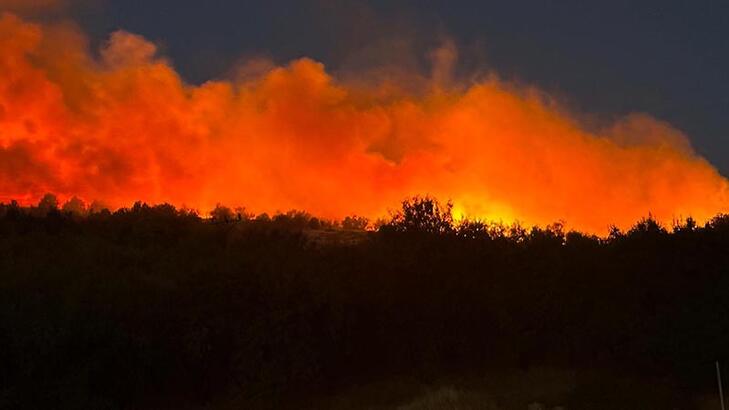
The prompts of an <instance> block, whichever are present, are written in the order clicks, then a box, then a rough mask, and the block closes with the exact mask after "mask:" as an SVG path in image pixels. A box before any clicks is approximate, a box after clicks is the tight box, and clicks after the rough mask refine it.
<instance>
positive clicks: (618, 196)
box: [0, 14, 729, 233]
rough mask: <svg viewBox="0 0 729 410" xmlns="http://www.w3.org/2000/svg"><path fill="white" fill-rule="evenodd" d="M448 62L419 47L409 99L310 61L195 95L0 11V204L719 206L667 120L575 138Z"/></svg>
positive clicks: (463, 209) (467, 209)
mask: <svg viewBox="0 0 729 410" xmlns="http://www.w3.org/2000/svg"><path fill="white" fill-rule="evenodd" d="M454 58H455V56H454V52H453V51H452V50H451V49H446V50H442V51H440V52H436V53H434V59H435V60H436V68H435V69H434V75H433V79H432V80H431V81H430V83H429V87H427V88H426V89H425V90H424V91H423V90H421V91H419V92H414V91H412V90H410V91H409V90H408V89H407V88H405V87H402V86H398V85H396V84H393V83H392V82H388V81H382V82H379V83H378V84H375V85H371V84H369V85H362V84H359V83H358V84H357V85H353V84H351V83H345V82H341V81H337V80H336V79H334V78H332V76H330V75H329V74H327V72H326V71H325V70H324V67H323V66H322V64H319V63H317V62H315V61H312V60H309V59H300V60H297V61H294V62H292V63H291V64H289V65H287V66H285V67H268V68H265V69H263V70H257V71H258V73H259V74H258V75H250V72H251V71H256V70H244V71H246V72H248V75H241V76H240V79H238V80H235V81H210V82H207V83H205V84H203V85H201V86H193V85H189V84H186V83H185V82H183V81H182V80H181V79H180V76H179V75H178V74H177V73H176V72H175V70H174V69H173V68H172V66H171V65H170V63H169V62H168V61H166V60H165V59H163V58H160V57H158V56H157V50H156V47H155V46H154V45H153V44H152V43H150V42H148V41H146V40H145V39H143V38H142V37H139V36H137V35H134V34H130V33H127V32H123V31H120V32H116V33H114V34H112V35H111V38H110V39H109V41H108V43H107V44H106V45H105V46H104V47H103V48H102V49H101V50H100V53H99V55H98V57H95V56H94V55H92V53H91V52H89V50H88V46H87V40H86V39H85V37H84V36H83V34H81V33H79V32H78V30H77V29H75V28H74V27H73V26H70V25H50V24H45V25H40V24H34V23H29V22H26V21H23V20H21V19H19V18H18V17H15V16H13V15H10V14H5V15H4V16H3V17H2V18H1V19H0V200H8V199H10V198H15V199H20V200H22V201H24V202H26V203H29V202H35V201H37V200H38V198H39V197H41V196H42V195H43V194H44V193H46V192H53V193H56V194H58V195H59V197H60V198H61V199H65V198H69V197H70V196H72V195H77V196H79V197H82V198H84V199H86V200H93V199H99V200H103V201H105V202H106V203H108V204H109V205H111V206H126V205H128V204H130V203H132V202H133V201H135V200H143V201H147V202H150V203H158V202H170V203H173V204H175V205H178V206H181V205H186V206H189V207H195V208H198V209H200V210H203V211H205V210H209V209H210V208H212V207H213V206H214V205H215V204H216V203H217V202H222V203H225V204H229V205H245V206H247V207H248V209H249V210H251V211H254V212H264V211H265V212H272V211H276V210H287V209H305V210H307V211H309V212H311V213H313V214H316V215H320V216H323V217H328V218H341V217H343V216H345V215H348V214H351V213H356V214H359V215H365V216H369V217H378V216H384V215H386V212H387V209H388V208H389V207H395V206H397V204H398V203H399V201H400V200H402V199H403V198H405V197H407V196H411V195H415V194H430V195H433V196H436V197H438V198H441V199H448V198H450V199H452V200H453V202H454V203H455V205H456V210H457V212H458V213H459V214H461V215H466V216H470V217H474V218H486V219H496V220H499V219H500V220H503V221H505V222H510V221H513V220H520V221H522V222H524V223H528V224H547V223H551V222H554V221H556V220H564V221H565V222H566V223H567V225H568V226H569V227H572V228H577V229H582V230H586V231H590V232H595V233H603V232H605V231H606V229H607V227H608V225H610V224H616V225H618V226H620V227H626V226H628V225H630V224H631V223H634V222H635V221H636V220H638V219H639V218H640V217H642V216H646V215H647V214H648V213H651V214H652V215H653V216H654V217H656V218H657V219H658V220H660V221H663V222H664V223H670V222H671V220H673V219H675V218H680V217H686V216H689V215H691V216H693V217H694V218H696V219H698V220H705V219H706V218H709V217H711V216H713V215H714V214H716V213H718V212H723V211H726V210H727V208H728V206H727V205H728V204H729V197H728V191H727V186H728V185H727V180H726V179H724V178H723V177H722V176H721V175H720V174H719V173H718V172H717V170H716V169H715V168H713V167H712V166H711V165H710V164H709V163H708V162H707V161H706V160H704V159H703V158H701V157H699V156H697V155H696V154H694V153H693V152H692V151H691V148H690V146H689V144H688V142H687V139H686V138H685V137H684V136H683V135H682V134H681V133H680V132H679V131H677V130H675V129H674V128H672V127H671V126H670V125H668V124H666V123H663V122H661V121H658V120H656V119H653V118H651V117H649V116H647V115H639V114H638V115H631V116H628V117H627V118H624V119H621V120H619V121H617V123H615V124H613V125H611V126H610V127H608V128H605V129H601V130H597V131H590V130H588V129H587V127H586V126H584V124H581V123H580V122H579V121H577V120H575V119H573V118H572V117H570V116H569V115H568V114H566V113H565V110H564V109H562V108H561V107H560V106H558V105H557V104H556V103H554V102H553V101H551V100H549V99H548V98H547V97H545V96H544V95H543V94H541V93H539V92H538V91H536V90H533V89H529V88H525V87H518V86H515V85H513V84H509V83H506V82H504V81H501V80H499V79H497V78H495V77H493V76H492V77H490V78H487V79H485V80H482V81H480V82H478V83H474V84H472V85H470V86H468V87H458V86H452V85H449V82H448V81H447V78H446V77H447V73H444V71H447V70H448V66H449V65H452V63H453V59H454ZM439 59H440V60H444V63H443V64H440V63H438V61H437V60H439ZM264 67H265V65H264Z"/></svg>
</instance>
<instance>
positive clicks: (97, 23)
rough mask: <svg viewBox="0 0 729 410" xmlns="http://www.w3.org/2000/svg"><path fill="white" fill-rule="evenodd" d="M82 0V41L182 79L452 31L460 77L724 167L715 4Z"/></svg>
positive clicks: (380, 51) (387, 58) (380, 60)
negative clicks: (520, 88)
mask: <svg viewBox="0 0 729 410" xmlns="http://www.w3.org/2000/svg"><path fill="white" fill-rule="evenodd" d="M85 3H86V5H83V6H79V5H76V6H74V7H73V11H72V12H71V14H72V15H73V16H74V19H75V20H76V21H77V22H79V23H80V24H81V25H82V26H83V28H84V30H86V31H87V32H88V33H90V34H91V35H92V37H93V41H96V42H98V41H103V39H104V38H105V37H106V36H108V34H109V33H110V32H111V31H114V30H116V29H125V30H128V31H131V32H134V33H138V34H141V35H143V36H145V37H147V38H149V39H151V40H153V41H155V42H156V43H158V44H159V45H160V46H161V49H162V52H163V53H164V54H165V55H166V56H169V57H170V58H171V60H172V61H173V63H174V65H175V66H176V68H177V69H178V70H179V71H180V72H181V73H182V75H183V76H184V77H185V78H186V80H188V81H190V82H193V83H200V82H203V81H205V80H207V79H211V78H221V77H224V76H226V75H227V74H228V73H229V72H230V69H231V67H233V66H235V64H236V62H239V61H241V59H244V58H246V57H256V56H263V57H267V58H271V59H273V60H274V61H275V62H277V63H285V62H287V61H289V60H291V59H295V58H298V57H303V56H306V57H311V58H313V59H316V60H318V61H322V62H324V63H325V64H326V66H327V70H328V71H330V72H333V73H335V74H341V73H345V72H352V71H357V70H360V69H366V68H371V67H376V66H381V65H405V66H410V67H409V68H413V66H416V67H417V68H419V69H422V70H427V62H428V60H427V55H428V50H432V49H433V48H434V47H436V46H437V45H438V44H440V43H442V42H443V41H444V39H450V40H452V41H454V42H455V44H456V45H457V46H458V48H459V53H460V66H459V68H458V72H459V73H462V74H463V75H464V76H465V75H467V74H472V73H475V72H488V71H496V72H497V73H499V75H500V76H502V77H503V78H506V79H511V80H515V81H519V82H521V83H526V84H532V85H536V86H538V87H540V88H541V89H543V90H545V91H547V92H549V93H550V94H551V95H553V96H555V97H557V98H558V99H559V100H560V101H561V102H563V103H565V104H566V105H567V106H568V107H569V108H570V109H571V110H573V111H575V112H577V113H580V114H585V115H586V116H590V117H591V118H595V117H597V118H604V119H610V118H614V117H615V116H617V115H622V114H625V113H628V112H635V111H638V112H646V113H650V114H652V115H654V116H656V117H658V118H660V119H663V120H666V121H668V122H670V123H671V124H673V125H674V126H676V127H678V128H679V129H681V130H683V131H684V132H686V133H687V134H688V135H689V136H690V137H691V139H692V142H693V145H694V147H695V148H696V150H697V151H698V152H699V153H700V154H702V155H704V156H706V157H707V158H708V159H709V160H710V161H711V162H712V163H714V164H715V165H716V166H717V167H718V168H719V169H720V171H721V172H722V173H723V174H724V175H729V81H728V76H729V41H728V39H729V2H727V1H716V2H710V1H703V2H702V1H691V2H690V1H677V0H664V1H640V2H636V1H609V2H607V1H606V2H594V1H590V2H586V1H571V0H568V1H500V2H496V1H492V2H486V1H472V0H462V1H445V0H423V1H406V0H369V1H366V0H360V1H357V0H343V1H327V0H319V1H303V0H269V1H255V2H254V1H230V0H228V1H225V0H205V1H202V0H154V1H150V0H106V1H105V2H96V1H88V0H87V1H86V2H85ZM89 3H93V5H91V6H89Z"/></svg>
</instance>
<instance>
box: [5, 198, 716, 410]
mask: <svg viewBox="0 0 729 410" xmlns="http://www.w3.org/2000/svg"><path fill="white" fill-rule="evenodd" d="M69 202H70V201H69ZM81 205H82V204H79V203H76V204H75V205H73V206H72V205H69V206H65V205H62V206H59V204H58V202H57V201H55V203H54V201H53V198H52V197H46V198H44V200H42V201H41V203H39V204H38V205H37V206H33V207H21V206H19V205H18V204H17V203H10V204H2V205H0V347H1V348H0V408H22V407H25V408H47V407H48V406H49V404H50V405H51V407H54V406H53V405H52V404H54V403H56V404H57V403H69V404H73V405H74V406H76V407H79V408H96V407H98V408H159V407H160V403H175V402H178V403H193V404H196V405H200V406H204V405H206V404H210V403H215V402H216V400H220V399H221V398H224V397H233V396H235V397H243V398H246V399H248V398H250V399H256V398H264V399H266V400H269V402H270V403H274V402H276V403H277V404H278V405H280V406H283V404H284V403H283V402H282V401H285V398H286V397H300V396H301V395H305V394H313V393H314V392H319V393H322V394H328V393H331V392H335V391H339V390H340V389H344V388H346V387H347V386H352V385H357V384H361V383H366V382H368V381H372V380H378V379H383V378H387V377H393V376H396V375H406V374H407V375H417V376H418V377H423V378H438V377H441V376H443V375H451V374H461V375H463V374H478V373H479V372H483V371H486V370H489V371H493V370H498V369H510V368H529V367H533V366H554V367H561V368H571V369H604V370H605V371H606V372H616V373H620V374H629V375H631V377H636V378H640V379H644V380H660V383H662V384H663V385H666V386H672V388H670V389H667V390H666V391H661V392H660V394H659V393H656V394H654V395H653V396H651V395H650V394H648V393H647V392H641V394H645V395H647V396H650V397H651V399H654V398H655V397H658V396H660V397H659V398H658V399H665V400H667V401H669V399H670V401H669V402H670V403H674V404H675V403H688V400H689V398H690V397H693V395H694V394H697V393H700V392H703V391H707V390H710V389H713V388H714V387H715V384H714V383H715V381H714V379H713V373H712V372H711V369H712V368H711V366H712V364H713V362H714V361H715V360H724V359H729V299H728V298H729V252H728V250H729V216H727V215H717V216H716V217H715V218H713V219H712V220H710V221H709V222H707V223H706V224H705V225H703V226H699V225H698V224H697V223H696V222H695V221H693V220H691V219H690V218H689V219H687V220H686V221H682V222H680V223H678V222H677V223H675V224H674V226H672V227H670V228H667V227H664V226H661V224H659V223H658V222H656V221H655V220H654V219H652V218H650V217H647V218H644V219H642V220H640V221H637V222H636V224H635V225H634V226H633V227H632V228H631V229H629V230H627V231H625V232H622V231H620V230H618V229H613V230H611V233H610V235H608V236H607V237H604V238H601V237H596V236H592V235H586V234H583V233H579V232H572V231H565V229H564V227H563V225H561V224H559V223H556V224H553V225H550V226H548V227H543V228H541V227H532V228H527V227H522V226H520V225H502V224H490V223H485V222H480V221H461V222H456V221H454V220H453V216H452V213H451V206H450V204H448V203H446V204H442V203H439V202H438V201H437V200H435V199H433V198H429V197H415V198H411V199H408V200H406V201H404V202H403V204H402V208H401V209H400V210H399V211H397V212H395V213H394V214H393V215H392V217H391V218H390V220H387V221H381V222H379V223H377V225H376V227H375V226H374V225H375V224H371V223H370V222H369V221H367V220H365V219H363V218H358V217H350V218H349V219H348V220H345V221H342V222H338V223H336V222H331V221H325V220H320V219H318V218H315V217H313V216H311V215H309V214H307V213H305V212H289V213H283V214H278V215H274V216H270V217H269V216H253V215H249V214H247V213H246V212H245V210H242V209H239V210H235V209H228V208H225V207H218V208H216V210H214V211H213V213H212V214H211V215H210V218H202V217H201V216H200V215H198V214H197V213H196V212H193V211H190V210H186V209H176V208H175V207H173V206H171V205H156V206H149V205H146V204H142V203H137V204H135V205H134V206H133V207H131V208H124V209H120V210H117V211H114V212H111V211H109V210H107V209H103V208H99V209H88V208H87V207H86V206H85V205H84V206H81ZM366 228H367V229H369V230H365V229H366ZM318 230H330V231H332V232H335V234H334V235H333V237H334V238H336V237H337V234H336V232H337V231H338V230H339V231H342V232H345V231H357V232H360V233H358V234H357V235H356V238H357V239H356V240H347V241H337V240H331V241H315V240H312V234H311V232H312V231H318ZM707 369H709V370H707ZM674 387H675V388H674ZM591 388H592V389H593V390H594V386H593V385H591V386H585V387H584V389H588V390H589V389H591ZM593 390H590V391H591V392H593ZM594 391H599V389H597V390H594ZM593 393H594V392H593ZM591 394H592V393H591ZM595 394H598V393H595ZM583 396H584V394H583ZM654 396H655V397H654ZM579 397H582V396H580V394H577V393H576V396H575V399H574V400H579ZM658 399H656V400H658ZM646 400H648V399H646ZM279 401H281V402H279ZM575 403H576V405H579V402H575ZM654 404H655V403H654ZM69 407H70V406H69ZM274 407H275V406H274ZM678 407H681V406H678ZM594 408H599V407H594ZM644 408H645V407H644Z"/></svg>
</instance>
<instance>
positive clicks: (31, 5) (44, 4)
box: [0, 0, 68, 14]
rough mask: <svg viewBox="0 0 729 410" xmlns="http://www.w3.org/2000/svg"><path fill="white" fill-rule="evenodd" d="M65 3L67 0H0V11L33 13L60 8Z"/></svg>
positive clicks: (64, 5) (65, 4)
mask: <svg viewBox="0 0 729 410" xmlns="http://www.w3.org/2000/svg"><path fill="white" fill-rule="evenodd" d="M67 4H68V1H67V0H0V11H10V12H14V13H19V14H35V13H39V12H47V11H56V10H60V9H62V8H64V7H66V6H67Z"/></svg>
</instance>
